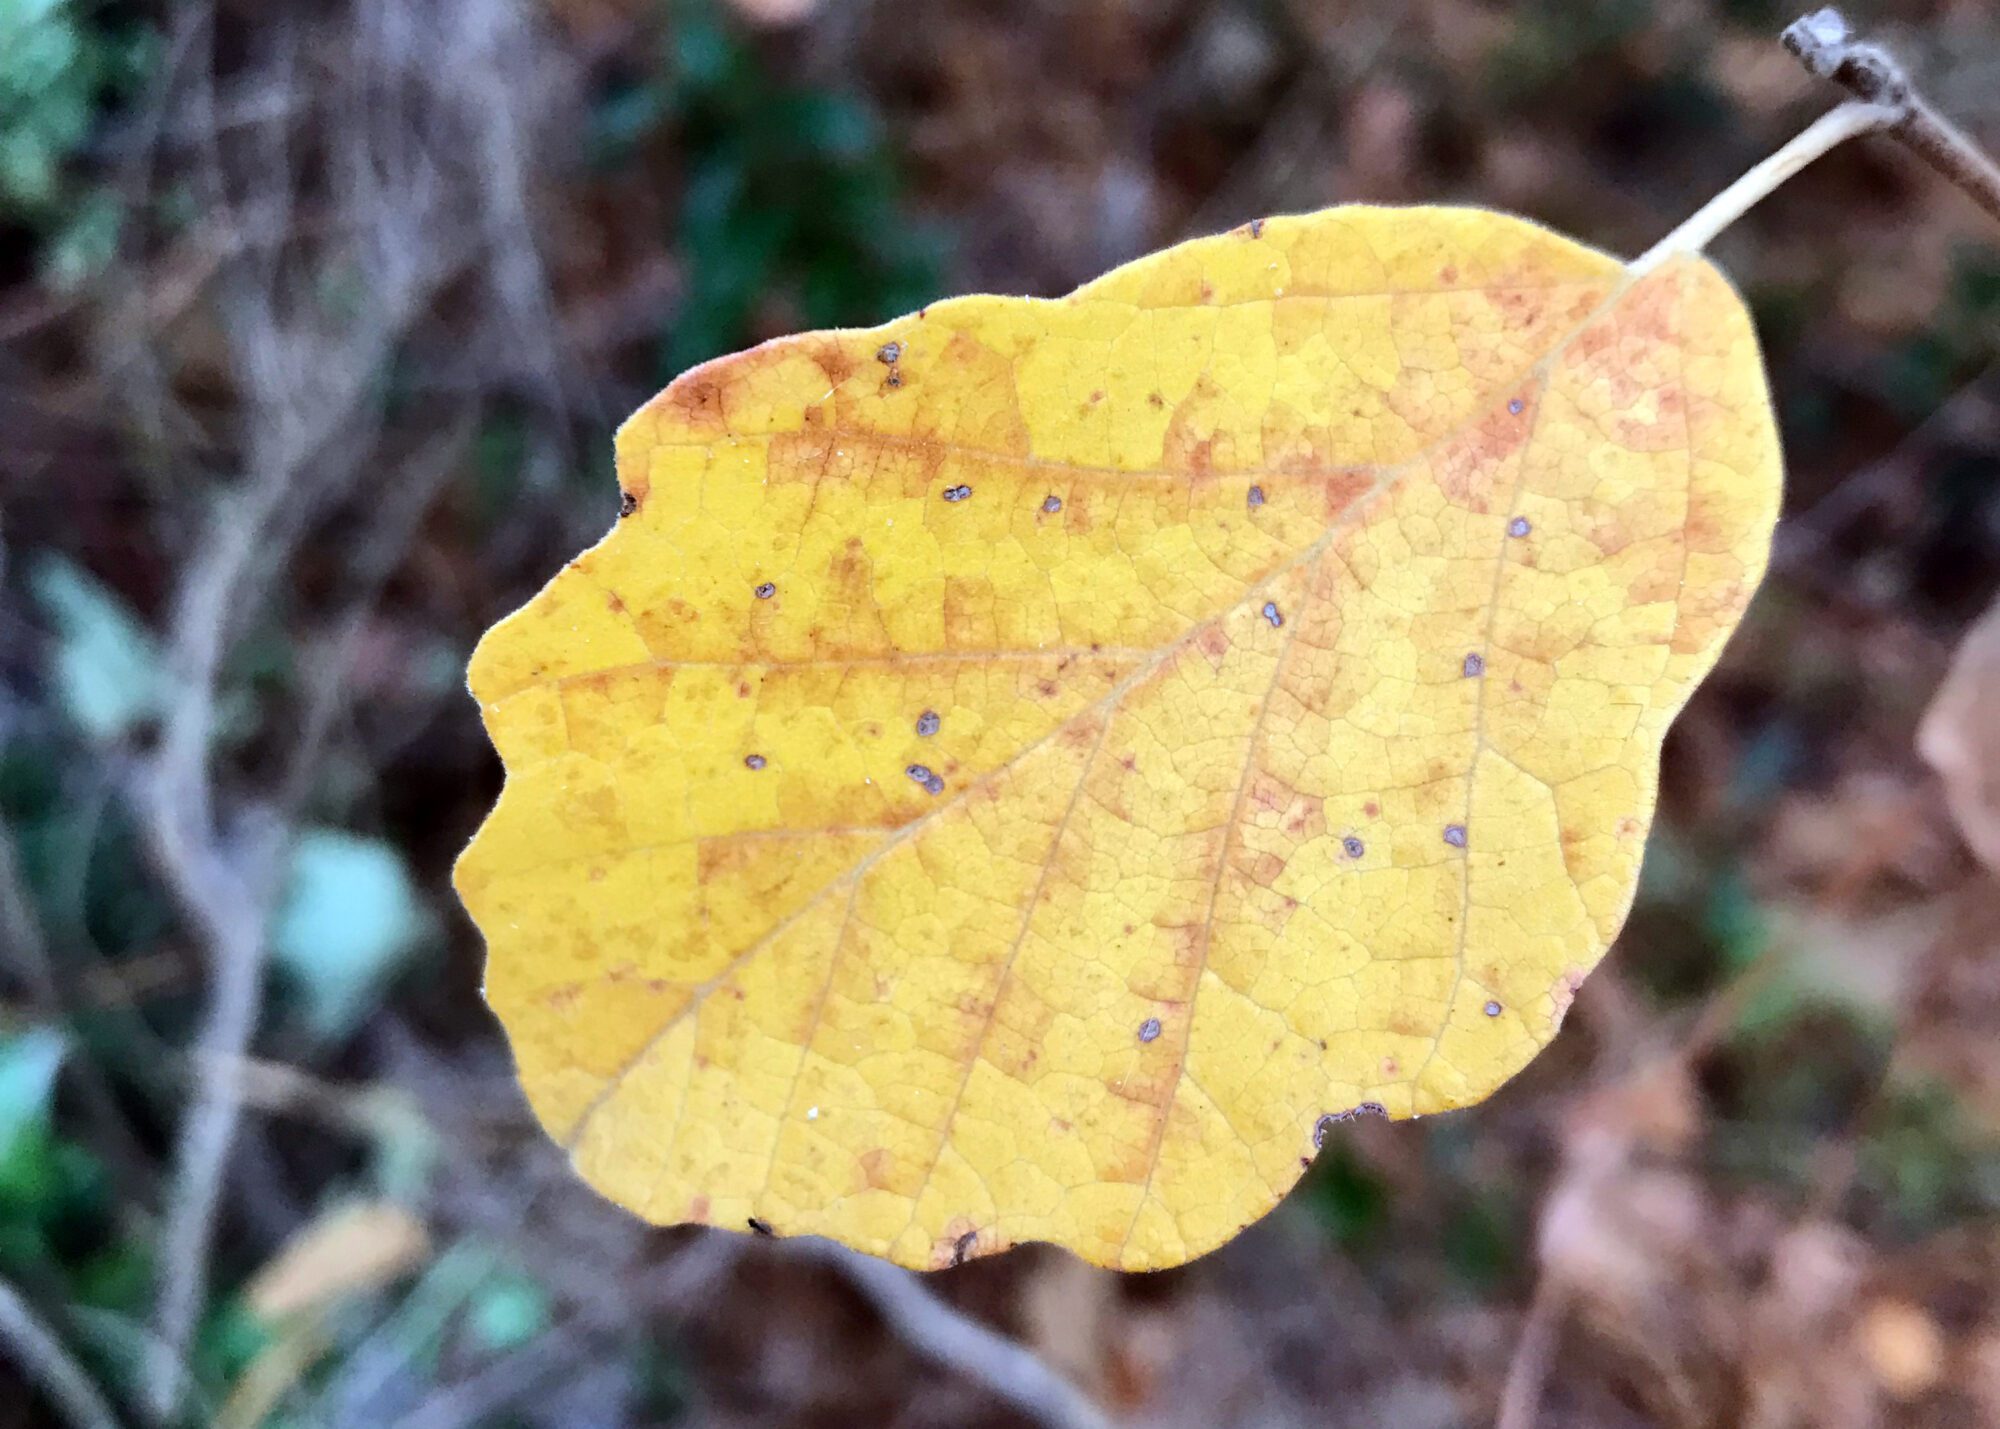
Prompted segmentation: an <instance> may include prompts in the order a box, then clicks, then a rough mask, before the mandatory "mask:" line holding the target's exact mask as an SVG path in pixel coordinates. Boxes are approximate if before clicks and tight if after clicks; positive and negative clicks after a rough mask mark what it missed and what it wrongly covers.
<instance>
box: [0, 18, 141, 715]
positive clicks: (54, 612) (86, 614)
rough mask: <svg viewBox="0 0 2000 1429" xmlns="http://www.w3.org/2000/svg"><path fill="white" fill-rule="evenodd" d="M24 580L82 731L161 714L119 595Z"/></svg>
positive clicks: (54, 568) (59, 576) (72, 580)
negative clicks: (51, 640) (50, 635)
mask: <svg viewBox="0 0 2000 1429" xmlns="http://www.w3.org/2000/svg"><path fill="white" fill-rule="evenodd" d="M6 3H8V0H0V5H4V4H6ZM29 585H30V587H31V588H32V590H33V591H34V595H35V598H36V600H37V601H38V602H39V603H40V604H41V607H42V611H43V613H44V615H45V616H46V618H47V619H48V621H49V624H50V625H51V627H52V628H53V630H54V632H55V637H56V644H55V650H54V652H53V659H52V660H51V661H50V672H51V674H52V675H53V676H54V679H55V685H56V695H57V698H58V699H59V700H60V701H61V703H62V707H63V711H64V713H66V714H67V715H68V716H69V717H70V719H71V720H72V721H74V722H75V724H76V726H77V727H78V728H79V729H81V730H82V731H83V732H84V733H85V734H88V735H90V736H91V737H93V738H95V739H117V738H121V737H122V736H124V735H127V734H129V733H131V732H132V730H133V728H134V727H135V726H136V725H138V724H139V723H140V722H141V721H142V720H145V719H147V718H148V717H150V716H151V715H153V714H155V713H157V712H158V709H159V705H160V701H161V698H162V696H163V694H164V693H165V690H166V671H165V669H164V668H163V667H162V665H161V663H160V655H159V651H158V649H157V648H156V647H155V645H154V643H153V639H152V636H151V635H149V634H148V633H147V631H146V628H145V627H144V626H143V625H141V624H140V623H139V621H138V619H137V618H136V617H135V616H133V614H132V613H131V611H129V610H127V609H126V607H125V604H124V602H123V601H121V600H119V599H118V597H117V596H116V595H115V594H113V593H112V592H111V591H109V590H107V589H106V588H105V587H104V586H103V585H101V584H100V583H99V582H98V581H96V580H95V579H93V578H92V577H91V576H89V575H88V574H86V573H85V572H84V571H82V570H80V569H79V568H77V567H76V566H74V565H71V564H70V563H69V562H68V561H66V560H64V559H63V558H62V557H60V556H54V555H51V556H45V557H43V558H42V559H41V560H39V561H38V562H36V564H35V566H34V569H33V570H32V572H31V573H30V575H29Z"/></svg>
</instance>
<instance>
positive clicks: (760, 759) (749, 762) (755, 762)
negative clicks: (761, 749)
mask: <svg viewBox="0 0 2000 1429" xmlns="http://www.w3.org/2000/svg"><path fill="white" fill-rule="evenodd" d="M766 762H767V761H766V760H765V758H764V756H763V755H761V754H746V755H744V756H743V767H744V768H745V769H762V768H763V767H764V765H765V763H766Z"/></svg>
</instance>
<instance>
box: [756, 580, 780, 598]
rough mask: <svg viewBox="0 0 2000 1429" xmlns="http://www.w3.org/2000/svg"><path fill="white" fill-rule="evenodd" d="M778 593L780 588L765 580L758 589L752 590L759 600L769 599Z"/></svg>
mask: <svg viewBox="0 0 2000 1429" xmlns="http://www.w3.org/2000/svg"><path fill="white" fill-rule="evenodd" d="M777 593H778V588H777V587H776V586H774V585H772V584H771V583H770V582H769V581H765V582H764V583H763V584H762V585H760V586H758V587H757V589H756V590H754V591H752V592H751V594H752V595H754V596H756V597H757V599H759V600H769V599H770V598H771V597H772V596H774V595H776V594H777Z"/></svg>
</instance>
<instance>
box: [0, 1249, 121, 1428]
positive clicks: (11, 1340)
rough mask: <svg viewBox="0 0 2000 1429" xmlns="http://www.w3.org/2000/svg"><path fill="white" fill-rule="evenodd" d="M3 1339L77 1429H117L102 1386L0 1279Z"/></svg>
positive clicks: (27, 1372)
mask: <svg viewBox="0 0 2000 1429" xmlns="http://www.w3.org/2000/svg"><path fill="white" fill-rule="evenodd" d="M0 1343H4V1344H5V1345H6V1346H7V1348H8V1349H9V1350H11V1351H12V1352H13V1354H14V1357H15V1359H16V1360H18V1361H19V1362H20V1366H21V1370H22V1372H23V1373H24V1374H25V1375H27V1377H28V1378H29V1379H30V1380H32V1381H34V1383H36V1384H38V1385H40V1386H41V1388H42V1393H44V1394H45V1395H47V1396H48V1398H49V1402H50V1403H51V1404H53V1405H55V1406H56V1408H58V1409H60V1410H61V1411H62V1413H63V1417H64V1418H66V1419H67V1420H69V1422H70V1423H71V1424H74V1425H75V1426H77V1429H118V1419H117V1416H115V1415H114V1414H112V1412H111V1406H110V1405H109V1404H107V1403H106V1402H105V1399H104V1396H103V1395H102V1394H100V1393H99V1392H98V1389H97V1385H96V1384H95V1383H94V1382H93V1381H92V1380H91V1378H90V1376H89V1375H87V1374H85V1373H84V1372H83V1367H82V1366H81V1365H79V1364H77V1362H76V1361H75V1360H74V1359H72V1358H71V1357H70V1353H69V1351H68V1350H67V1349H65V1348H64V1347H63V1342H62V1341H61V1340H60V1339H59V1338H57V1336H56V1333H55V1331H54V1330H51V1329H50V1328H49V1327H48V1326H47V1325H46V1324H45V1323H43V1321H42V1318H41V1316H39V1315H37V1314H36V1313H35V1312H34V1309H33V1308H32V1307H31V1306H30V1305H29V1304H28V1302H27V1301H26V1300H23V1299H22V1298H21V1295H20V1292H19V1291H17V1290H15V1289H14V1287H13V1286H12V1285H10V1284H8V1283H7V1282H6V1281H4V1280H0Z"/></svg>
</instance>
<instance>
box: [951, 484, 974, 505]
mask: <svg viewBox="0 0 2000 1429" xmlns="http://www.w3.org/2000/svg"><path fill="white" fill-rule="evenodd" d="M970 495H972V488H971V487H969V486H947V487H946V488H945V489H944V499H945V500H946V501H963V500H965V498H966V497H968V496H970Z"/></svg>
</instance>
